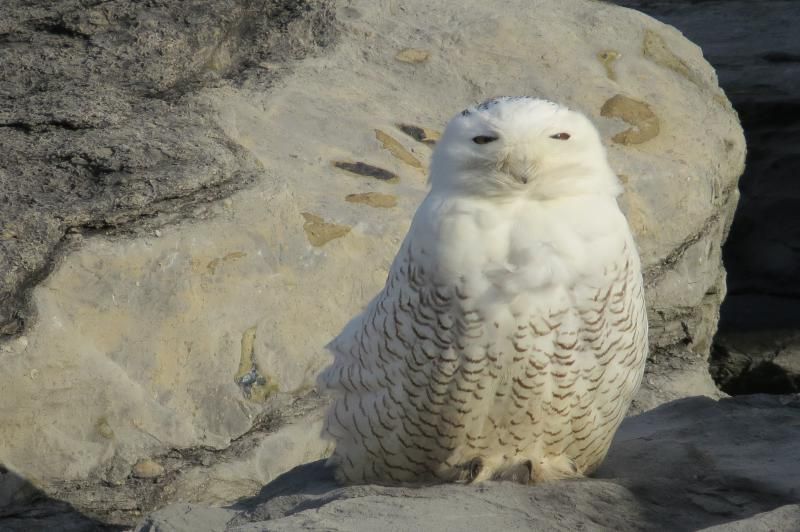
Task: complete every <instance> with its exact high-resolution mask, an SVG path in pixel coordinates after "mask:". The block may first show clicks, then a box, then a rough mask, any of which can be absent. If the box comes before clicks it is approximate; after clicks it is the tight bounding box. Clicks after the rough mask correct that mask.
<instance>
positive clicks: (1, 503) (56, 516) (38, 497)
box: [0, 465, 126, 532]
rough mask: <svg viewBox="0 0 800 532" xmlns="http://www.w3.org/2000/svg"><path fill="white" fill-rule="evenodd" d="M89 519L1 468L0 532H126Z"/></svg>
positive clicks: (116, 526) (118, 527)
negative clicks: (32, 531) (50, 531)
mask: <svg viewBox="0 0 800 532" xmlns="http://www.w3.org/2000/svg"><path fill="white" fill-rule="evenodd" d="M125 529H126V527H124V526H122V525H110V524H106V523H102V522H100V521H98V520H96V519H93V518H91V517H88V516H86V515H84V514H82V513H81V512H79V511H78V510H77V509H75V507H74V506H72V505H71V504H69V503H67V502H64V501H59V500H57V499H53V498H51V497H49V496H47V495H46V494H45V493H44V492H42V491H41V490H39V489H37V488H36V487H35V486H34V485H33V484H31V483H30V482H29V481H27V480H25V479H24V478H22V477H20V476H19V475H17V474H16V473H14V472H13V471H9V470H8V469H7V468H5V467H4V466H2V465H0V531H2V532H23V531H25V532H27V531H31V530H59V531H63V532H84V531H85V532H95V531H99V532H112V531H118V530H125Z"/></svg>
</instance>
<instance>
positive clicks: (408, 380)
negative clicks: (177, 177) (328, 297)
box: [320, 97, 647, 483]
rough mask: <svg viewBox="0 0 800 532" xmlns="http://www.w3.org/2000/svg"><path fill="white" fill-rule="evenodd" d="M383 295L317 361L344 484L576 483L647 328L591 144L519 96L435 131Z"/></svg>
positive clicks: (575, 117)
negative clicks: (326, 360) (423, 187)
mask: <svg viewBox="0 0 800 532" xmlns="http://www.w3.org/2000/svg"><path fill="white" fill-rule="evenodd" d="M430 183H431V191H430V193H429V194H428V196H427V197H426V198H425V200H424V201H423V202H422V204H421V205H420V207H419V209H418V211H417V213H416V215H415V216H414V220H413V223H412V225H411V228H410V230H409V232H408V235H407V236H406V238H405V241H404V242H403V245H402V247H401V248H400V251H399V252H398V254H397V257H396V258H395V260H394V263H393V265H392V269H391V272H390V273H389V276H388V279H387V281H386V286H385V287H384V288H383V290H382V291H381V292H380V293H379V294H378V295H377V297H375V299H373V300H372V302H371V303H370V304H369V306H368V307H367V308H366V310H365V311H364V312H363V313H362V314H361V315H359V316H357V317H356V318H354V319H353V320H352V321H350V323H349V324H348V325H347V326H346V327H345V329H344V330H343V331H342V332H341V333H340V334H339V336H338V337H336V339H334V340H333V341H332V342H331V343H330V345H329V346H328V348H329V349H330V350H331V351H332V352H333V355H334V362H333V364H332V365H331V366H330V367H328V368H326V369H325V370H324V372H323V373H322V375H321V376H320V384H321V386H322V387H323V388H325V389H328V390H332V391H333V396H334V401H333V404H332V406H331V407H330V410H329V412H328V415H327V418H326V425H325V433H326V435H327V436H328V437H330V438H333V439H334V440H335V444H336V446H335V451H334V452H333V455H332V457H331V459H330V462H331V463H332V464H334V465H335V466H336V469H337V475H338V476H339V479H340V480H341V481H344V482H354V483H361V482H382V483H406V482H417V481H432V480H433V481H435V480H442V481H473V482H480V481H483V480H487V479H513V480H517V481H523V482H540V481H546V480H551V479H559V478H567V477H578V476H582V475H585V474H588V473H590V472H591V471H592V470H594V469H595V468H596V467H597V466H598V465H599V464H600V462H601V461H602V460H603V458H604V457H605V455H606V452H607V451H608V447H609V444H610V442H611V438H612V436H613V435H614V432H615V431H616V429H617V427H618V426H619V424H620V422H621V421H622V418H623V416H624V415H625V412H626V410H627V409H628V406H629V405H630V402H631V398H632V397H633V395H634V393H635V392H636V390H637V388H638V387H639V383H640V381H641V378H642V372H643V369H644V363H645V358H646V355H647V318H646V314H645V305H644V293H643V288H642V277H641V270H640V263H639V257H638V255H637V253H636V248H635V245H634V240H633V237H632V235H631V232H630V229H629V228H628V224H627V222H626V220H625V217H624V216H623V214H622V212H621V211H620V209H619V207H618V206H617V202H616V196H617V195H618V194H620V192H621V186H620V184H619V183H618V181H617V178H616V176H615V174H614V172H613V171H612V170H611V168H610V167H609V164H608V161H607V159H606V153H605V149H604V148H603V145H602V143H601V141H600V137H599V135H598V133H597V130H596V129H595V128H594V126H593V125H592V123H591V122H590V121H589V120H588V119H587V118H585V117H584V116H583V115H581V114H580V113H577V112H574V111H571V110H569V109H567V108H565V107H562V106H559V105H557V104H554V103H552V102H548V101H544V100H539V99H534V98H524V97H515V98H498V99H492V100H489V101H486V102H484V103H482V104H480V105H477V106H475V107H471V108H469V109H467V110H465V111H463V112H462V113H460V114H459V115H457V116H456V117H455V118H453V119H452V120H451V121H450V123H449V124H448V126H447V128H446V130H445V132H444V134H443V136H442V138H441V140H440V142H439V143H438V144H437V146H436V149H435V151H434V154H433V159H432V163H431V177H430Z"/></svg>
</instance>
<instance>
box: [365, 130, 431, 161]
mask: <svg viewBox="0 0 800 532" xmlns="http://www.w3.org/2000/svg"><path fill="white" fill-rule="evenodd" d="M375 138H376V139H378V141H379V142H380V143H381V145H382V146H383V149H385V150H388V151H389V153H391V154H392V155H394V156H395V157H396V158H398V159H400V160H401V161H403V162H404V163H406V164H407V165H409V166H412V167H414V168H416V169H417V170H422V163H421V162H419V159H417V158H416V157H414V156H413V155H412V154H411V152H410V151H408V150H407V149H406V148H405V146H403V145H402V144H400V142H398V141H397V139H395V138H394V137H392V136H391V135H389V134H388V133H385V132H383V131H381V130H380V129H376V130H375Z"/></svg>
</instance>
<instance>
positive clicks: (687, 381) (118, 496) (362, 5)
mask: <svg viewBox="0 0 800 532" xmlns="http://www.w3.org/2000/svg"><path fill="white" fill-rule="evenodd" d="M206 4H207V6H208V8H209V9H211V10H212V12H214V11H213V10H220V11H224V9H223V8H222V7H220V5H221V4H220V5H217V4H214V3H213V2H206ZM40 9H45V8H40ZM73 9H74V10H75V12H76V13H77V12H78V10H77V9H75V8H73ZM131 9H133V8H131ZM137 9H140V10H141V11H138V12H137V13H138V15H137V16H138V17H140V18H142V19H145V21H144V22H142V25H143V26H142V27H144V28H149V27H151V26H150V25H151V24H153V22H148V21H149V20H150V19H151V18H152V16H151V15H152V13H151V11H150V10H149V9H145V8H142V7H137ZM316 9H322V8H320V7H319V6H317V8H316ZM312 12H313V9H312ZM67 15H69V13H67V14H66V15H63V16H64V17H67ZM270 16H273V15H271V14H270V13H266V14H265V13H261V12H258V11H256V12H255V13H253V12H248V13H247V17H267V18H269V17H270ZM337 16H338V19H339V25H338V28H339V33H340V36H339V41H338V43H337V45H336V46H335V47H334V48H332V49H329V50H328V51H327V52H326V53H322V54H319V55H317V56H313V57H307V58H306V59H304V60H303V61H302V62H299V63H294V64H292V65H291V66H287V64H286V63H282V62H281V61H278V60H277V59H275V60H273V59H270V58H271V56H270V55H269V54H267V55H266V56H264V57H261V56H259V57H260V59H259V61H260V62H258V63H255V64H253V63H247V64H248V65H250V67H251V68H246V69H239V70H236V72H235V74H232V75H231V76H230V77H229V78H225V77H216V78H214V80H213V83H210V82H209V83H206V82H204V81H203V80H202V79H201V80H199V81H197V82H196V83H191V84H185V85H182V91H181V92H180V94H179V95H177V96H174V99H171V100H169V101H170V105H171V106H172V107H170V109H173V108H174V109H175V113H177V114H178V115H180V113H182V112H188V111H186V110H191V113H192V114H191V116H192V117H195V118H193V120H196V121H200V120H201V121H202V122H198V123H200V124H208V130H209V133H208V136H203V135H200V137H198V136H197V134H195V133H197V131H196V130H193V131H195V133H193V134H191V135H189V134H187V135H183V134H182V133H181V134H180V135H176V136H175V138H174V139H173V138H172V137H170V138H171V139H172V140H170V142H174V143H176V144H170V146H171V147H170V148H169V149H168V148H167V147H164V146H162V147H161V148H158V149H155V150H154V155H153V157H155V158H158V157H161V156H162V155H163V154H164V153H166V154H167V155H169V154H172V155H170V157H171V158H170V157H168V158H167V159H164V160H162V159H159V161H161V162H160V163H159V164H157V165H156V166H157V167H158V169H159V170H158V171H159V172H162V171H163V172H169V171H175V172H181V173H187V172H188V173H187V174H186V175H195V173H196V171H195V170H193V168H194V167H193V166H191V165H192V164H195V163H196V159H197V157H200V155H201V154H207V153H212V154H213V153H216V152H214V151H213V149H217V150H220V149H222V148H219V147H218V146H225V147H226V149H227V150H228V151H227V152H225V154H227V155H225V157H227V159H226V158H225V157H223V155H218V156H215V157H217V158H218V159H220V160H223V161H229V164H228V165H227V166H224V168H225V172H228V173H231V172H234V170H235V168H238V167H237V166H236V165H246V168H248V172H249V173H248V174H247V175H249V176H253V183H252V184H251V185H249V186H248V187H247V188H245V189H244V190H241V191H240V192H237V193H235V194H233V195H231V196H230V197H229V198H227V199H225V200H220V201H216V202H213V203H210V204H202V205H200V206H194V205H195V204H192V205H193V206H194V207H193V208H194V211H192V210H191V209H190V210H189V213H190V214H193V215H194V219H193V220H190V219H179V220H178V221H175V219H174V216H170V215H168V214H159V209H151V210H150V211H147V212H149V213H150V214H152V215H153V218H152V219H150V220H149V221H148V222H147V223H146V224H142V223H137V224H135V225H129V226H127V227H129V228H131V230H130V231H129V232H128V233H126V234H118V233H114V234H107V233H105V232H103V231H96V230H92V231H89V230H88V229H81V228H78V229H77V233H75V234H74V235H73V236H72V237H69V238H67V239H65V242H67V241H68V242H70V244H69V245H65V246H64V247H63V251H64V252H63V253H62V254H60V255H58V259H57V260H54V261H53V262H52V263H51V265H50V267H49V268H50V269H51V270H52V272H51V273H50V274H49V275H47V276H46V278H44V279H42V280H41V282H40V283H38V284H37V285H36V287H35V288H34V289H33V291H32V296H31V308H33V309H35V310H36V316H37V319H36V320H35V321H31V322H30V323H28V324H27V328H26V329H25V330H24V333H22V334H17V335H16V336H14V337H13V338H12V339H10V340H8V341H6V342H5V343H4V344H3V346H2V350H1V351H0V364H2V367H3V372H2V373H0V389H2V390H3V402H2V404H0V446H1V447H0V449H2V451H1V452H2V454H0V456H2V460H3V461H4V462H5V463H6V464H7V465H8V466H9V467H11V468H12V469H13V470H15V471H16V472H17V473H19V474H20V475H22V476H23V477H26V478H28V479H31V480H33V481H34V482H35V483H36V484H37V485H39V486H43V487H45V488H46V490H49V492H50V493H55V494H56V495H59V496H63V497H67V498H69V499H70V500H72V501H75V504H76V505H77V506H79V507H81V508H86V509H87V511H89V512H90V513H91V512H94V513H95V514H102V515H108V511H109V510H108V507H104V505H106V506H114V505H116V507H118V508H119V507H123V508H124V509H125V510H124V511H121V513H119V512H118V514H114V517H113V518H114V519H115V520H118V521H120V522H126V521H127V522H130V520H131V519H133V518H134V517H135V516H136V512H138V511H141V510H143V509H149V508H151V507H154V506H159V505H161V504H163V503H164V502H165V501H167V500H189V501H192V500H195V501H196V500H213V501H216V502H221V501H227V500H232V499H234V498H236V497H239V496H241V495H244V494H247V493H252V492H253V491H254V490H255V489H256V487H257V486H258V485H259V484H260V483H265V482H267V481H269V480H271V479H272V478H274V477H275V476H276V475H278V474H280V473H282V472H284V471H286V470H287V469H289V468H291V467H292V466H294V465H296V464H298V463H301V462H303V461H307V460H310V459H313V458H316V457H320V456H323V455H324V454H325V453H326V452H327V446H326V445H325V443H324V442H322V441H320V440H319V437H318V433H319V430H318V428H319V422H318V419H319V407H318V405H319V398H317V397H316V396H315V395H314V393H313V386H314V382H315V377H316V374H317V372H318V371H319V369H320V368H321V367H322V366H324V365H325V364H327V363H328V361H329V358H328V355H327V354H326V352H325V351H324V348H323V346H324V345H325V343H326V342H327V341H328V340H329V339H330V338H331V337H332V336H333V335H334V334H335V333H336V332H337V331H338V330H339V329H340V328H341V327H342V326H343V325H344V323H346V321H347V320H348V319H349V318H350V317H351V316H352V315H353V314H355V313H357V312H358V311H359V310H360V309H361V308H362V307H363V306H364V305H365V304H366V303H367V302H368V300H369V299H370V297H371V296H372V295H373V294H374V293H375V292H376V291H377V290H378V289H379V288H380V287H381V285H382V283H383V282H384V279H385V276H386V273H387V270H388V268H389V265H390V263H391V260H392V258H393V256H394V254H395V252H396V251H397V248H398V246H399V243H400V241H401V239H402V238H403V236H404V234H405V232H406V230H407V228H408V225H409V222H410V219H411V216H412V214H413V212H414V210H415V208H416V206H417V205H418V203H419V201H420V200H421V198H422V197H423V196H424V194H425V191H426V177H425V168H426V166H427V163H428V160H429V157H430V152H431V146H430V144H431V143H432V142H435V138H436V130H438V129H440V128H442V127H443V125H444V124H445V122H446V121H447V120H448V119H449V117H450V116H451V115H453V114H454V113H455V112H458V111H459V110H460V109H461V108H463V107H464V106H466V105H468V104H470V103H473V102H475V101H479V100H482V99H484V98H486V97H489V96H495V95H503V94H527V95H535V96H539V97H544V98H549V99H552V100H557V101H559V102H562V103H565V104H567V105H569V106H572V107H574V108H576V109H579V110H582V111H584V112H585V113H587V114H588V115H589V116H590V117H591V118H592V119H593V120H594V122H595V123H596V124H597V125H598V127H599V129H600V130H601V133H602V135H603V137H604V139H605V140H606V142H607V146H608V150H609V155H610V159H611V164H612V166H613V167H614V168H615V169H616V171H617V172H618V174H619V175H620V179H621V180H622V181H623V182H624V184H625V189H626V191H625V194H624V196H623V197H622V198H621V203H622V205H623V208H624V209H625V211H626V213H627V215H628V217H629V220H630V222H631V225H632V227H633V229H634V231H635V233H636V237H637V242H638V245H639V248H640V251H641V255H642V258H643V263H644V267H645V281H646V286H647V298H648V306H649V317H650V322H651V335H650V339H651V344H652V350H651V357H650V360H649V363H648V370H647V374H646V376H645V383H644V386H643V388H642V391H641V393H640V395H639V396H638V398H637V401H636V404H635V409H636V410H642V409H645V408H650V407H653V406H656V405H657V404H659V403H662V402H664V401H666V400H668V399H671V398H674V397H679V396H683V395H688V394H707V395H715V394H717V390H716V388H715V387H714V386H713V383H712V382H711V379H710V377H709V375H708V370H707V357H708V351H709V345H710V341H711V337H712V334H713V333H714V330H715V327H716V321H717V316H718V309H719V303H720V301H721V299H722V297H723V295H724V293H725V285H724V277H725V274H724V270H723V269H722V266H721V262H720V244H721V241H722V239H723V237H724V234H725V232H726V230H727V227H728V225H729V223H730V219H731V214H732V212H733V209H734V207H735V205H736V199H737V194H736V180H737V178H738V176H739V174H740V173H741V171H742V162H743V157H744V139H743V136H742V131H741V129H740V127H739V123H738V120H737V117H736V114H735V112H733V110H732V109H731V107H730V104H729V103H728V101H727V100H726V98H725V95H724V94H723V93H722V91H721V90H720V89H719V87H718V85H717V80H716V77H715V74H714V72H713V70H712V69H711V67H710V66H709V65H708V64H707V63H706V62H705V61H704V60H703V57H702V54H701V52H700V50H699V49H698V48H697V47H696V46H695V45H693V44H691V43H690V42H689V41H687V40H686V39H685V38H683V37H682V36H681V35H680V33H678V32H677V31H676V30H674V29H672V28H670V27H668V26H665V25H663V24H661V23H659V22H656V21H655V20H653V19H651V18H649V17H647V16H645V15H642V14H640V13H638V12H636V11H632V10H627V9H623V8H620V7H617V6H613V5H609V4H604V3H599V2H589V1H584V0H540V1H538V2H534V3H531V2H529V1H527V0H516V1H514V2H510V3H507V4H504V7H503V9H502V10H498V9H497V8H496V6H492V5H489V4H487V3H485V2H479V1H477V0H470V1H468V2H445V3H431V2H425V1H422V0H418V1H410V2H405V3H403V4H402V5H400V4H391V5H390V8H389V9H386V7H385V6H383V5H380V4H375V3H373V2H368V1H366V0H357V1H353V2H347V3H346V4H345V3H342V4H341V5H340V6H339V7H338V9H337ZM304 17H306V18H302V17H301V19H299V20H312V21H313V20H317V19H315V18H314V17H312V16H311V15H309V14H308V13H306V14H305V15H304ZM308 17H311V18H310V19H309V18H308ZM67 18H69V17H67ZM174 19H175V20H185V18H181V17H174ZM210 19H214V17H213V16H211V17H210ZM70 20H71V19H70ZM123 20H130V19H129V18H128V19H126V18H124V17H121V18H120V19H119V21H118V22H117V24H118V25H119V24H122V22H121V21H123ZM137 20H138V19H137ZM169 20H173V18H170V19H169ZM214 20H216V19H214ZM248 21H249V19H248ZM248 23H253V22H252V21H249V22H248ZM20 24H22V22H20ZM155 24H156V26H158V22H157V21H156V22H155ZM32 27H33V28H34V29H36V28H38V26H35V25H34V26H32ZM70 27H71V26H70ZM235 27H236V28H239V27H249V26H248V25H244V26H235ZM300 27H302V28H305V29H306V30H307V32H306V33H305V34H300V37H303V36H305V37H306V39H307V41H308V42H311V43H312V44H310V45H309V46H312V45H313V42H314V35H316V33H315V31H316V30H317V29H318V28H317V26H315V25H314V24H311V25H310V26H309V25H306V26H300ZM115 28H116V26H115ZM32 31H33V30H32ZM74 31H77V30H72V29H70V30H69V31H66V30H64V31H62V30H58V32H56V34H57V35H62V36H63V35H71V33H70V32H74ZM81 31H83V30H81ZM109 31H111V30H109ZM114 31H122V30H114ZM191 31H193V30H192V27H184V26H179V32H178V33H179V35H184V33H186V32H191ZM65 32H66V33H65ZM180 32H184V33H180ZM81 35H82V34H81ZM159 35H161V33H159ZM224 35H226V36H227V38H228V39H234V40H236V39H241V40H247V39H258V35H257V33H256V34H253V33H244V34H237V33H235V32H233V33H231V32H228V33H224ZM300 37H298V39H300V41H299V42H301V43H306V42H307V41H304V40H303V39H302V38H300ZM95 38H97V37H95V36H94V35H90V36H88V37H79V40H80V42H84V41H85V40H88V41H89V42H94V41H92V39H95ZM103 42H104V43H105V42H106V41H103ZM120 42H122V43H128V42H129V39H127V38H126V39H120ZM181 42H188V43H194V42H195V39H194V37H191V38H190V37H185V39H184V40H183V41H181ZM248 42H249V41H248ZM115 43H116V41H115V40H113V39H111V40H109V41H108V44H105V45H104V46H107V47H109V49H111V50H114V49H115V48H114V47H115V46H122V45H121V44H115ZM242 45H243V44H242ZM81 46H83V45H81ZM243 46H244V45H243ZM170 49H173V48H170ZM174 49H177V50H182V49H183V48H181V46H176V47H174ZM92 50H95V47H94V46H92V47H88V48H87V49H86V51H85V52H84V53H85V54H89V53H90V52H91V51H92ZM91 53H94V52H91ZM182 57H184V56H182ZM191 57H193V56H192V54H188V55H185V57H184V60H185V61H188V60H189V58H191ZM225 57H227V56H225ZM143 60H146V61H149V60H150V59H148V58H145V59H143ZM148 64H150V63H148ZM203 64H206V63H203ZM167 66H168V65H164V66H163V69H164V72H163V73H162V75H163V76H167V75H168V74H169V73H170V72H172V71H171V70H170V69H169V68H167ZM158 68H161V67H157V65H156V66H152V68H151V69H150V70H147V71H146V72H149V74H148V75H149V76H150V77H154V78H155V79H161V78H160V77H159V75H158ZM265 76H266V78H265ZM103 79H104V78H103ZM97 83H100V81H98V82H97ZM87 94H88V95H89V96H88V97H89V98H90V99H92V101H95V100H96V101H97V102H99V101H100V100H99V96H96V95H92V93H87ZM103 94H105V95H106V97H107V98H111V99H113V98H114V97H115V96H114V94H113V93H111V92H109V93H105V92H104V93H103ZM148 97H149V96H148ZM96 105H100V104H99V103H96ZM29 112H31V113H32V112H33V111H29ZM133 115H134V116H135V117H136V116H138V115H137V113H136V112H134V113H133ZM156 115H157V117H156V116H154V117H153V118H152V120H150V119H144V120H141V123H142V124H144V125H148V124H150V126H149V127H150V128H151V129H153V131H152V132H150V130H149V129H145V130H141V131H139V132H138V133H136V134H131V136H130V138H129V139H128V140H125V141H124V142H125V143H124V146H131V149H141V146H144V145H147V143H148V142H151V141H153V139H158V138H161V137H159V136H158V135H162V136H163V135H164V134H165V133H164V131H171V129H170V128H171V127H172V126H170V125H169V124H163V123H162V122H159V121H158V120H166V119H167V118H168V117H169V116H170V112H168V110H167V109H162V110H161V111H158V112H157V113H156ZM197 117H199V118H197ZM153 124H155V126H153ZM23 129H24V128H23ZM109 138H111V139H112V141H111V142H112V144H113V145H112V146H111V148H112V152H113V153H116V152H114V151H113V149H115V148H116V141H114V140H113V139H114V138H116V137H113V136H112V137H109ZM176 139H177V140H176ZM87 142H88V141H87ZM120 142H122V141H120ZM182 143H185V144H186V146H185V150H183V144H182ZM207 143H211V144H210V145H207ZM215 146H216V148H213V147H215ZM212 148H213V149H212ZM209 150H211V151H209ZM104 153H105V152H104ZM142 153H149V152H148V151H147V150H145V151H143V152H142ZM220 153H222V152H220ZM192 154H195V155H192ZM167 155H164V157H167ZM173 155H174V156H173ZM45 160H49V159H45ZM92 160H94V159H92ZM140 160H142V161H145V162H146V161H149V160H150V159H148V158H147V157H145V156H142V157H141V158H140ZM203 161H205V162H203V163H202V164H203V168H206V170H208V169H209V168H214V163H211V162H208V161H207V160H205V159H204V160H203ZM145 162H143V163H142V164H141V165H139V166H135V165H134V166H132V167H131V168H130V169H128V167H125V168H126V170H125V171H126V172H130V173H131V174H132V175H134V176H138V177H137V179H138V180H139V181H138V182H141V183H143V184H144V185H143V186H145V185H147V186H146V187H145V192H146V190H149V184H148V183H149V181H148V179H149V178H150V176H152V175H161V174H158V173H157V172H156V171H155V170H153V169H150V168H149V167H147V165H146V163H145ZM75 164H78V163H75ZM81 164H82V163H81ZM187 165H189V166H187ZM243 167H244V166H243ZM90 168H93V166H92V165H91V164H90ZM254 169H255V170H254ZM181 175H183V174H181ZM226 175H228V174H226ZM155 185H156V187H155V188H156V190H158V183H155ZM123 188H124V187H123ZM200 189H201V190H204V189H203V185H202V183H201V185H200ZM136 190H138V189H136ZM142 193H144V192H142ZM112 204H113V202H112ZM59 216H61V215H59ZM100 219H103V218H102V217H101V218H100ZM170 221H173V222H174V223H171V224H167V222H170ZM120 223H122V222H120ZM25 234H27V233H20V235H23V236H24V235H25ZM20 238H22V237H20ZM24 238H28V239H31V238H33V237H32V236H30V235H29V234H28V236H24ZM39 271H45V270H42V269H41V268H40V269H39ZM39 277H43V275H41V276H39ZM39 277H36V276H34V277H33V279H34V280H38V279H39ZM289 442H291V443H292V444H293V445H292V446H291V448H292V451H291V452H288V451H287V450H288V449H289V447H290V446H289ZM77 488H80V490H78V489H77ZM86 494H89V495H87V496H85V498H83V499H82V498H81V497H84V495H86ZM103 501H106V502H103ZM104 512H105V513H104ZM126 512H127V513H126Z"/></svg>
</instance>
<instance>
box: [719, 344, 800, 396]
mask: <svg viewBox="0 0 800 532" xmlns="http://www.w3.org/2000/svg"><path fill="white" fill-rule="evenodd" d="M711 374H712V375H713V376H714V380H715V381H716V382H717V383H718V384H719V385H720V387H721V388H722V390H723V391H724V392H726V393H729V394H731V395H738V394H752V393H800V333H798V332H797V331H796V330H788V331H741V332H738V333H736V332H733V331H725V332H723V333H720V334H718V335H717V337H716V339H715V340H714V349H713V351H712V353H711Z"/></svg>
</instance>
